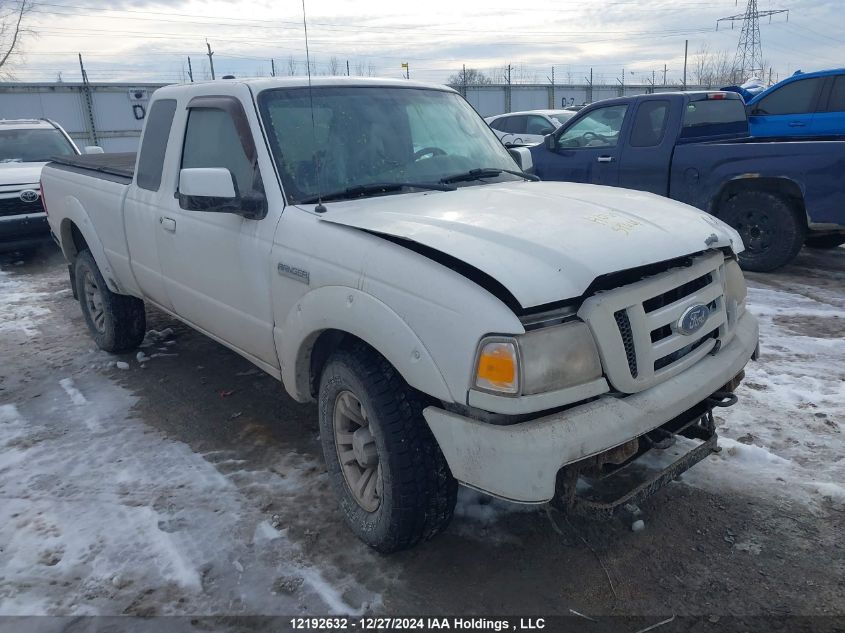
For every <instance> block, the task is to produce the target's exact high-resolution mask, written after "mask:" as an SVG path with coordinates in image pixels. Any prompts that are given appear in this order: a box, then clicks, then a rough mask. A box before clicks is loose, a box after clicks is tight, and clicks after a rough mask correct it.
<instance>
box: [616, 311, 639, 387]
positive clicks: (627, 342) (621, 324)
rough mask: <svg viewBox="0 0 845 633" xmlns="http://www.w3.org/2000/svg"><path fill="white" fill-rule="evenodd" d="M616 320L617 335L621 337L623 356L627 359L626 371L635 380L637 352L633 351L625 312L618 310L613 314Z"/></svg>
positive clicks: (632, 342)
mask: <svg viewBox="0 0 845 633" xmlns="http://www.w3.org/2000/svg"><path fill="white" fill-rule="evenodd" d="M613 317H614V318H615V319H616V326H617V327H618V328H619V334H620V335H621V336H622V345H624V346H625V356H626V357H627V359H628V369H629V370H630V371H631V377H632V378H636V377H637V375H638V374H639V371H638V370H637V352H636V351H635V350H634V332H633V331H632V330H631V320H630V319H629V318H628V311H627V310H618V311H617V312H614V313H613Z"/></svg>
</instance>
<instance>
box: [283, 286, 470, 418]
mask: <svg viewBox="0 0 845 633" xmlns="http://www.w3.org/2000/svg"><path fill="white" fill-rule="evenodd" d="M274 336H275V337H276V347H277V349H278V350H279V360H280V362H281V366H282V383H283V384H284V386H285V389H286V390H287V391H288V393H289V394H290V395H291V396H292V397H293V398H294V399H295V400H297V401H299V402H309V401H313V400H314V397H315V395H316V385H317V384H318V382H319V375H320V371H321V370H322V368H323V366H324V365H325V363H326V361H327V360H328V358H329V357H330V356H331V353H332V352H333V351H334V350H336V349H339V348H341V347H343V346H346V345H349V344H352V343H353V342H356V341H361V342H363V343H365V344H366V345H368V346H369V347H371V348H372V349H374V350H375V351H376V352H378V353H379V354H381V355H382V356H383V357H384V358H386V359H387V361H388V362H389V363H390V364H391V365H392V366H393V367H394V368H395V369H396V371H398V372H399V374H400V375H401V376H402V377H403V379H404V380H405V382H407V383H408V385H410V386H411V387H413V388H414V389H417V390H418V391H421V392H423V393H425V394H427V395H429V396H431V397H434V398H438V399H440V400H444V401H452V400H454V398H453V396H452V394H451V392H450V390H449V387H448V386H447V384H446V381H445V379H444V377H443V374H442V373H441V371H440V370H439V368H438V367H437V365H436V363H435V362H434V359H433V358H432V357H431V354H430V353H429V351H428V350H427V349H426V347H425V345H424V344H423V343H422V341H421V340H420V339H419V337H418V336H417V335H416V333H415V332H414V331H413V330H412V329H411V328H410V326H409V325H408V324H407V323H406V322H405V321H404V320H403V319H402V318H401V317H400V316H399V315H398V314H397V313H396V312H394V311H393V310H392V309H390V308H389V307H388V306H387V305H386V304H384V303H382V302H381V301H379V300H378V299H376V298H375V297H373V296H371V295H369V294H367V293H365V292H362V291H360V290H356V289H353V288H348V287H341V286H326V287H322V288H318V289H316V290H312V291H311V292H309V293H308V294H307V295H305V296H304V297H302V298H301V299H300V300H299V301H298V302H297V304H296V305H295V306H294V307H293V309H292V310H291V312H290V314H289V315H288V316H287V318H286V319H285V321H284V324H283V326H282V327H281V328H280V327H279V326H278V324H277V326H276V328H275V332H274Z"/></svg>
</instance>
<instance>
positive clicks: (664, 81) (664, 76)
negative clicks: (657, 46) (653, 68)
mask: <svg viewBox="0 0 845 633" xmlns="http://www.w3.org/2000/svg"><path fill="white" fill-rule="evenodd" d="M663 87H664V88H665V87H666V64H663Z"/></svg>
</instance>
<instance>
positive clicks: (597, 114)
mask: <svg viewBox="0 0 845 633" xmlns="http://www.w3.org/2000/svg"><path fill="white" fill-rule="evenodd" d="M627 110H628V106H627V105H614V106H606V107H604V108H598V109H597V110H593V111H592V112H590V113H589V114H587V115H586V116H584V117H583V118H582V119H579V120H578V121H576V122H575V123H574V124H573V125H572V126H571V127H570V128H568V129H567V130H566V131H565V132H564V133H563V134H561V135H560V136H559V137H558V140H557V145H558V147H560V148H568V149H571V148H578V147H616V144H617V143H618V141H619V132H620V131H621V130H622V123H623V122H624V121H625V112H626V111H627Z"/></svg>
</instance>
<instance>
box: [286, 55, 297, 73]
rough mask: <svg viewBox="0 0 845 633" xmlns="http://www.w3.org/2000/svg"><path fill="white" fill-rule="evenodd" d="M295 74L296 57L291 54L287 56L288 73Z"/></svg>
mask: <svg viewBox="0 0 845 633" xmlns="http://www.w3.org/2000/svg"><path fill="white" fill-rule="evenodd" d="M295 74H296V59H294V57H293V55H290V56H288V75H290V76H291V77H293V76H294V75H295Z"/></svg>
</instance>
